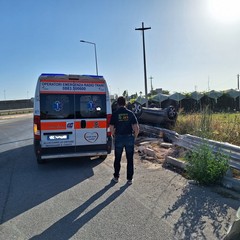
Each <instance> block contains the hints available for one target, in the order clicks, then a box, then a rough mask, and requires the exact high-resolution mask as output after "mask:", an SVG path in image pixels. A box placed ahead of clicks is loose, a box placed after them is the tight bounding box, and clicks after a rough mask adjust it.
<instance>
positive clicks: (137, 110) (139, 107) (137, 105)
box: [132, 102, 142, 118]
mask: <svg viewBox="0 0 240 240" xmlns="http://www.w3.org/2000/svg"><path fill="white" fill-rule="evenodd" d="M132 111H133V112H134V113H135V115H136V117H137V118H139V117H140V116H141V115H142V105H141V104H140V103H139V102H134V103H133V104H132Z"/></svg>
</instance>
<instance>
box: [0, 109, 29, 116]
mask: <svg viewBox="0 0 240 240" xmlns="http://www.w3.org/2000/svg"><path fill="white" fill-rule="evenodd" d="M31 112H33V108H20V109H9V110H0V116H5V115H12V114H21V113H31Z"/></svg>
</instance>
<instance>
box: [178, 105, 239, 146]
mask: <svg viewBox="0 0 240 240" xmlns="http://www.w3.org/2000/svg"><path fill="white" fill-rule="evenodd" d="M174 131H176V132H177V133H179V134H192V135H195V136H199V137H206V138H208V139H212V140H216V141H221V142H228V143H231V144H234V145H238V146H240V113H212V112H211V111H210V110H209V109H208V108H206V109H205V110H203V111H202V112H201V113H192V114H184V113H182V112H181V111H180V112H179V115H178V119H177V122H176V125H175V128H174Z"/></svg>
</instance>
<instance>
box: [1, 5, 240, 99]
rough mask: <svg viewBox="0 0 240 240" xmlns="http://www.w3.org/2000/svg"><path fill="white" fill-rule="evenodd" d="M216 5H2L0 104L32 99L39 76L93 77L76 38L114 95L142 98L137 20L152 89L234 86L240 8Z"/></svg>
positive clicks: (239, 52)
mask: <svg viewBox="0 0 240 240" xmlns="http://www.w3.org/2000/svg"><path fill="white" fill-rule="evenodd" d="M214 1H216V0H22V1H18V0H0V29H1V34H0V83H1V84H0V86H1V87H0V100H5V99H6V100H9V99H24V98H30V97H33V96H34V91H35V85H36V81H37V78H38V76H39V75H40V74H41V73H46V72H49V73H66V74H95V73H96V70H95V58H94V47H93V45H90V44H86V43H80V40H81V39H82V40H86V41H90V42H94V43H96V46H97V57H98V71H99V75H103V76H104V77H105V78H106V80H107V82H108V85H109V88H110V92H111V94H120V95H121V94H122V93H123V91H124V90H128V93H129V94H134V93H136V92H137V93H138V94H139V92H140V91H142V92H143V93H144V91H145V90H144V70H143V48H142V35H141V32H140V31H135V28H139V27H141V24H142V22H144V24H145V27H151V30H147V31H145V45H146V61H147V77H148V89H149V90H150V77H151V76H152V77H153V79H152V84H153V87H154V88H163V89H164V90H169V91H170V93H174V92H192V91H194V90H197V91H208V90H226V89H230V88H237V74H238V73H239V72H240V21H239V18H238V16H236V17H235V18H233V16H235V15H240V4H238V1H237V0H218V1H226V2H228V5H224V6H223V8H222V9H220V10H219V9H217V8H218V6H216V4H215V3H214ZM210 2H211V4H210ZM214 4H215V5H214ZM218 5H219V4H218ZM228 7H229V8H228ZM230 7H231V8H230ZM225 9H227V10H228V13H229V12H230V13H231V14H228V15H227V13H224V10H225ZM235 10H237V11H236V12H237V14H236V13H235V12H234V11H235ZM231 11H232V12H231Z"/></svg>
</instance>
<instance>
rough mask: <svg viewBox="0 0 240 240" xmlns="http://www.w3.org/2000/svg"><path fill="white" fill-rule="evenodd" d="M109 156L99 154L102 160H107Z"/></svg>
mask: <svg viewBox="0 0 240 240" xmlns="http://www.w3.org/2000/svg"><path fill="white" fill-rule="evenodd" d="M106 158H107V155H101V156H99V159H101V160H105V159H106Z"/></svg>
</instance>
